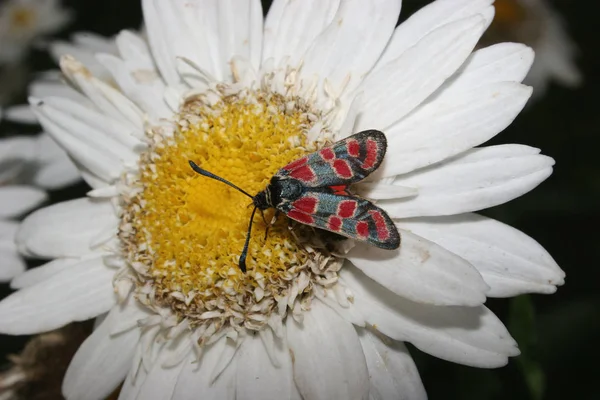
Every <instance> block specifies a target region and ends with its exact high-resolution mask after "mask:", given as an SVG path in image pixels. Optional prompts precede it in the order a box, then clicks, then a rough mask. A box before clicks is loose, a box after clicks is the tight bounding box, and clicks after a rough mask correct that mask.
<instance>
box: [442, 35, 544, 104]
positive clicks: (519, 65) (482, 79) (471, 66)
mask: <svg viewBox="0 0 600 400" xmlns="http://www.w3.org/2000/svg"><path fill="white" fill-rule="evenodd" d="M533 58H534V52H533V50H532V49H531V48H530V47H527V46H525V45H523V44H520V43H499V44H496V45H493V46H489V47H486V48H483V49H479V50H477V51H475V52H474V53H473V54H471V56H470V57H469V58H468V59H467V61H465V63H464V64H463V66H462V67H461V68H460V69H459V70H458V71H457V72H456V74H454V76H452V77H451V78H450V79H448V80H447V81H446V82H445V83H444V85H443V86H442V87H441V88H440V90H439V92H441V93H439V94H436V96H438V97H442V98H450V97H452V96H454V95H456V94H458V93H460V92H464V91H467V90H470V89H475V88H477V87H480V86H485V85H488V84H490V83H497V82H522V81H523V79H525V76H526V75H527V72H528V71H529V69H530V68H531V64H532V63H533Z"/></svg>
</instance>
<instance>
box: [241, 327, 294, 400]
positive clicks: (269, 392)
mask: <svg viewBox="0 0 600 400" xmlns="http://www.w3.org/2000/svg"><path fill="white" fill-rule="evenodd" d="M283 356H284V357H282V360H280V361H282V365H281V366H280V367H275V366H274V365H273V363H272V362H271V359H270V358H269V355H268V354H267V352H266V350H265V346H264V345H263V343H262V340H261V339H260V336H258V335H249V336H248V337H247V338H246V339H244V343H242V345H241V347H240V349H239V350H238V353H237V355H236V357H235V359H234V360H233V362H234V363H236V364H237V365H238V368H237V380H236V387H237V388H238V390H237V394H236V400H255V399H281V400H286V399H290V398H291V387H292V385H294V380H293V372H292V363H291V359H290V356H289V353H288V354H284V355H283Z"/></svg>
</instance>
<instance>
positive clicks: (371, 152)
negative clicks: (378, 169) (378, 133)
mask: <svg viewBox="0 0 600 400" xmlns="http://www.w3.org/2000/svg"><path fill="white" fill-rule="evenodd" d="M378 148H379V146H377V142H376V141H374V140H372V139H369V140H367V157H366V158H365V161H364V162H363V164H362V167H363V168H364V169H371V168H373V165H375V162H376V161H377V152H378Z"/></svg>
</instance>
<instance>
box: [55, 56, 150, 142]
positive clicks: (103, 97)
mask: <svg viewBox="0 0 600 400" xmlns="http://www.w3.org/2000/svg"><path fill="white" fill-rule="evenodd" d="M60 67H61V70H62V71H63V73H64V74H65V76H66V77H67V78H68V79H69V80H70V82H71V83H72V84H73V85H75V86H76V87H77V88H78V89H79V90H81V92H82V93H84V94H85V95H86V96H87V97H88V98H89V99H90V100H91V101H92V102H93V103H94V105H95V106H96V107H97V108H98V109H99V110H101V111H102V112H103V113H104V114H106V115H108V116H110V117H112V118H113V119H115V120H117V121H119V122H121V123H123V124H126V125H127V126H129V128H130V129H131V130H132V131H138V132H139V134H138V136H142V135H143V129H144V114H143V112H142V111H141V110H140V109H139V108H138V107H137V106H136V105H135V104H134V103H133V102H132V101H131V100H129V99H128V98H127V97H126V96H125V95H124V94H123V93H121V92H120V91H119V90H117V89H115V88H113V87H112V86H110V85H109V84H107V83H106V82H103V81H101V80H99V79H97V78H96V77H94V76H93V75H92V74H91V73H90V72H89V71H88V70H87V69H86V68H85V67H84V66H83V65H82V64H81V63H80V62H78V61H77V60H75V59H74V58H73V57H70V56H64V57H63V58H62V59H61V60H60Z"/></svg>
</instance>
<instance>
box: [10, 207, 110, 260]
mask: <svg viewBox="0 0 600 400" xmlns="http://www.w3.org/2000/svg"><path fill="white" fill-rule="evenodd" d="M118 221H119V220H118V219H117V217H116V216H115V213H114V211H113V208H112V205H111V203H110V201H107V200H104V199H90V198H83V199H76V200H71V201H66V202H63V203H58V204H54V205H52V206H49V207H46V208H43V209H41V210H38V211H36V212H35V213H33V214H31V215H30V216H29V217H27V218H26V219H25V220H24V221H23V224H22V225H21V229H20V230H19V232H18V234H17V239H16V241H17V244H18V245H19V247H21V246H22V247H25V248H27V249H28V250H29V251H30V252H32V253H34V254H36V255H38V256H40V257H50V258H54V257H56V258H60V257H77V256H81V255H86V254H88V253H90V252H91V251H92V249H91V248H90V245H91V242H92V240H93V239H94V238H95V237H96V235H97V234H98V233H99V232H101V231H103V230H104V228H106V227H107V226H109V225H111V224H112V225H113V226H114V227H115V235H116V233H117V225H118Z"/></svg>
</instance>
